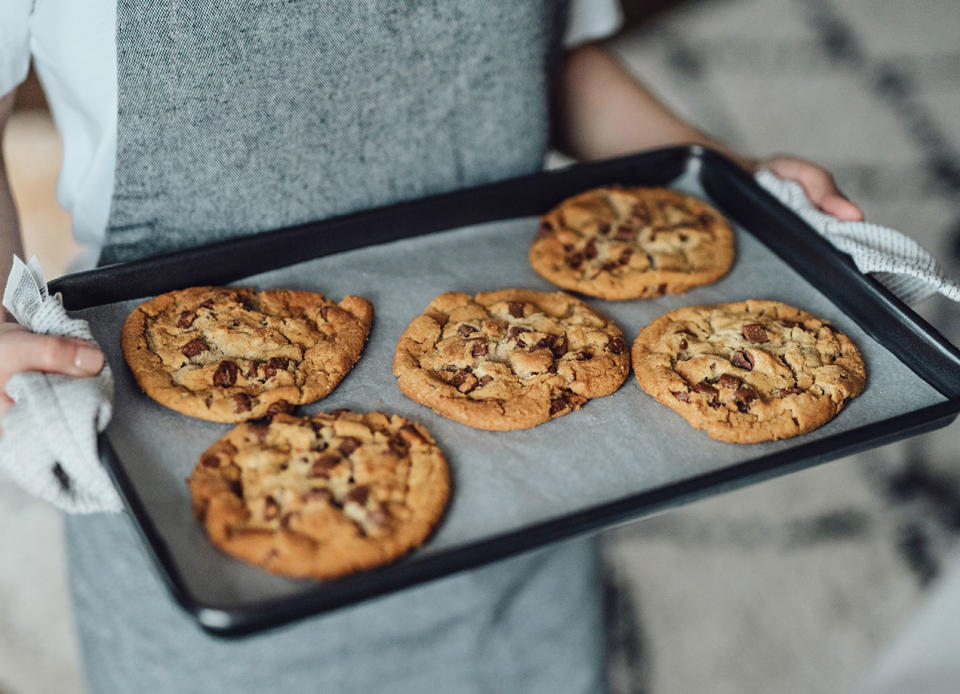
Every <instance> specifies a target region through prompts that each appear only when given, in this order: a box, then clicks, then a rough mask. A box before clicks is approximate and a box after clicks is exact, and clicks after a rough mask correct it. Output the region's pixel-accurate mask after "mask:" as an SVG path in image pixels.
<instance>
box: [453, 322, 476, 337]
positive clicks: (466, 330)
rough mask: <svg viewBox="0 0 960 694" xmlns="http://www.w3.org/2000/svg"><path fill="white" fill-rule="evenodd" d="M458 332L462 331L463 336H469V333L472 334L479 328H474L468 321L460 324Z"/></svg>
mask: <svg viewBox="0 0 960 694" xmlns="http://www.w3.org/2000/svg"><path fill="white" fill-rule="evenodd" d="M457 332H458V333H460V336H461V337H467V336H468V335H470V333H475V332H477V329H476V328H474V327H473V326H472V325H467V324H466V323H463V324H461V325H460V327H459V328H457Z"/></svg>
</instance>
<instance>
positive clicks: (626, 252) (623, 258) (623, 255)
mask: <svg viewBox="0 0 960 694" xmlns="http://www.w3.org/2000/svg"><path fill="white" fill-rule="evenodd" d="M632 255H633V249H632V248H624V249H623V250H622V251H621V252H620V258H619V259H618V260H617V262H618V263H620V264H621V265H627V264H629V263H630V256H632Z"/></svg>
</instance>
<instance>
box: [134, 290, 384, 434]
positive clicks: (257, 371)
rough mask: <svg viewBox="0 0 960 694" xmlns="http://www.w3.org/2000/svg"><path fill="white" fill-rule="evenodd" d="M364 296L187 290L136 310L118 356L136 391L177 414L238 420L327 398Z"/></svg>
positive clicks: (353, 353) (356, 352)
mask: <svg viewBox="0 0 960 694" xmlns="http://www.w3.org/2000/svg"><path fill="white" fill-rule="evenodd" d="M372 322H373V306H372V305H371V303H370V302H369V301H367V300H366V299H362V298H359V297H353V296H347V297H345V298H344V299H343V301H341V302H340V303H339V304H336V303H334V302H333V301H331V300H329V299H327V298H325V297H324V296H323V295H322V294H316V293H313V292H302V291H291V290H285V289H274V290H267V291H262V292H257V291H254V290H252V289H235V288H228V287H191V288H188V289H182V290H178V291H173V292H168V293H166V294H161V295H160V296H157V297H154V298H153V299H150V300H148V301H146V302H144V303H143V304H140V305H139V306H138V307H137V308H136V309H134V310H133V312H132V313H131V314H130V315H129V316H128V317H127V320H126V322H125V323H124V325H123V331H122V334H121V343H122V346H123V355H124V358H125V359H126V361H127V364H128V365H129V366H130V370H131V371H132V372H133V375H134V377H135V378H136V380H137V383H138V384H139V385H140V387H141V388H142V389H143V391H144V392H145V393H146V394H147V395H148V396H149V397H151V398H153V399H154V400H156V401H157V402H159V403H160V404H162V405H165V406H167V407H169V408H171V409H174V410H176V411H177V412H182V413H183V414H186V415H190V416H192V417H199V418H201V419H208V420H212V421H215V422H240V421H244V420H247V419H255V418H258V417H263V416H265V415H269V414H274V413H276V412H282V411H287V410H289V409H291V408H292V407H293V406H295V405H302V404H305V403H308V402H313V401H314V400H318V399H320V398H322V397H323V396H325V395H326V394H328V393H329V392H330V391H331V390H333V388H334V387H335V386H336V385H337V384H338V383H339V382H340V380H341V379H342V378H343V377H344V376H345V375H346V374H347V372H348V371H349V370H350V369H351V368H352V367H353V365H354V364H355V363H356V362H357V360H358V359H359V358H360V354H361V352H362V351H363V346H364V343H365V342H366V339H367V335H368V333H369V332H370V325H371V323H372Z"/></svg>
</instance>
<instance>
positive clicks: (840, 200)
mask: <svg viewBox="0 0 960 694" xmlns="http://www.w3.org/2000/svg"><path fill="white" fill-rule="evenodd" d="M766 168H768V169H770V170H771V171H773V173H775V174H777V175H778V176H780V178H785V179H787V180H791V181H796V182H797V183H799V184H800V186H801V187H802V188H803V192H804V193H806V195H807V198H809V200H810V202H812V203H813V204H814V205H816V206H817V207H819V208H820V209H821V210H823V211H824V212H826V213H827V214H829V215H833V216H834V217H836V218H837V219H840V220H842V221H849V222H856V221H861V220H862V219H863V210H861V209H860V208H859V207H858V206H857V205H855V204H853V203H852V202H850V201H849V200H848V199H847V198H846V196H845V195H844V194H843V193H841V192H840V189H839V188H838V187H837V183H836V181H835V180H834V178H833V176H832V175H831V174H830V172H829V171H827V170H826V169H824V168H823V167H820V166H817V165H816V164H813V163H811V162H809V161H806V160H804V159H798V158H795V157H774V158H773V159H770V160H769V161H767V162H766Z"/></svg>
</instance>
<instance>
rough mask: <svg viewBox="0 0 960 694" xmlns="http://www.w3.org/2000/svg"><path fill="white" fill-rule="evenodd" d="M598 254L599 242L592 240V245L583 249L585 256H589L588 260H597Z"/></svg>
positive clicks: (589, 244)
mask: <svg viewBox="0 0 960 694" xmlns="http://www.w3.org/2000/svg"><path fill="white" fill-rule="evenodd" d="M598 253H599V251H598V250H597V242H596V241H594V240H593V239H590V243H588V244H587V245H586V246H584V248H583V254H584V255H585V256H587V258H596V257H597V254H598Z"/></svg>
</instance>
